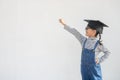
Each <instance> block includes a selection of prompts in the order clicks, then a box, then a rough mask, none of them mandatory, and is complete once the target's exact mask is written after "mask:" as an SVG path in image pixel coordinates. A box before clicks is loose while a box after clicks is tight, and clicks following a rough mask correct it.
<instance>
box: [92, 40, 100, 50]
mask: <svg viewBox="0 0 120 80" xmlns="http://www.w3.org/2000/svg"><path fill="white" fill-rule="evenodd" d="M98 43H99V41H98V40H97V42H96V43H95V46H94V49H93V50H95V49H96V47H97V45H98Z"/></svg>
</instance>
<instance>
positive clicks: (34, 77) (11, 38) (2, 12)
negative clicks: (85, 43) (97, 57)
mask: <svg viewBox="0 0 120 80" xmlns="http://www.w3.org/2000/svg"><path fill="white" fill-rule="evenodd" d="M119 5H120V1H119V0H0V80H81V75H80V56H81V45H80V43H79V42H78V41H77V39H76V38H75V37H74V36H73V35H71V34H70V33H69V32H67V31H65V30H64V29H63V26H62V25H61V24H60V23H59V22H58V19H59V18H63V19H64V20H65V21H66V23H67V24H68V25H70V26H71V27H74V28H76V29H77V30H78V31H80V32H81V33H82V34H83V35H84V34H85V31H84V28H85V27H86V25H87V23H86V22H84V21H83V20H84V19H98V20H101V21H102V22H104V23H106V24H107V25H109V28H105V29H104V32H103V35H102V40H103V43H104V45H106V47H107V48H108V49H109V50H110V51H111V55H110V56H109V58H108V59H107V60H105V62H103V63H102V64H101V65H102V74H103V79H104V80H120V57H119V56H120V46H119V45H120V41H119V40H120V37H119V36H120V33H119V31H120V30H119V29H120V8H119V7H120V6H119Z"/></svg>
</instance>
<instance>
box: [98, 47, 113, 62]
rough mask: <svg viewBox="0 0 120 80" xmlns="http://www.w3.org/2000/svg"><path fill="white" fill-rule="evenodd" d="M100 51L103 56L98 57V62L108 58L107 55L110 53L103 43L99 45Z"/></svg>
mask: <svg viewBox="0 0 120 80" xmlns="http://www.w3.org/2000/svg"><path fill="white" fill-rule="evenodd" d="M99 49H100V51H101V52H103V53H104V55H103V56H101V57H100V58H99V63H101V62H103V61H104V60H105V59H107V58H108V56H109V55H110V54H111V53H110V51H109V50H108V49H107V48H106V47H105V46H104V45H100V47H99Z"/></svg>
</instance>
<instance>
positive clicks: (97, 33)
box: [95, 31, 102, 45]
mask: <svg viewBox="0 0 120 80" xmlns="http://www.w3.org/2000/svg"><path fill="white" fill-rule="evenodd" d="M97 35H99V44H100V45H102V41H101V34H100V33H99V32H98V31H97V32H96V34H95V37H97Z"/></svg>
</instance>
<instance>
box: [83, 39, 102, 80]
mask: <svg viewBox="0 0 120 80" xmlns="http://www.w3.org/2000/svg"><path fill="white" fill-rule="evenodd" d="M86 41H87V39H86V40H85V42H84V44H83V49H82V56H81V74H82V80H102V74H101V67H100V64H96V62H95V49H96V47H97V45H98V43H99V41H97V42H96V44H95V46H94V49H86V48H85V43H86Z"/></svg>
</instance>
